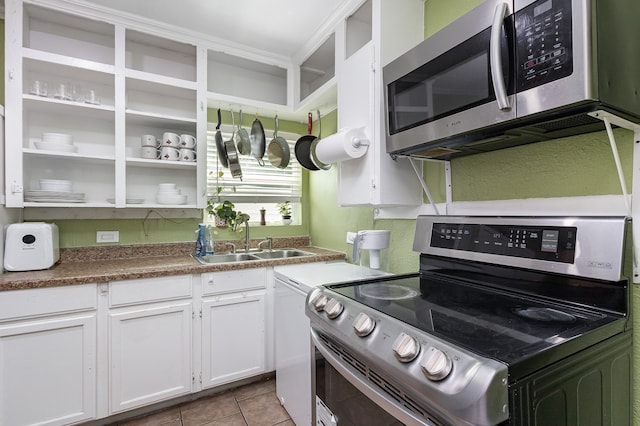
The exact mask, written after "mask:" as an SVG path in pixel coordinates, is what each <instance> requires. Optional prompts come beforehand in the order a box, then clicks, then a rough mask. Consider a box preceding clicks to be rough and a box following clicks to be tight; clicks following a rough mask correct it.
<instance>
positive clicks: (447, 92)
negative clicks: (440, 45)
mask: <svg viewBox="0 0 640 426" xmlns="http://www.w3.org/2000/svg"><path fill="white" fill-rule="evenodd" d="M509 21H510V19H507V20H505V24H506V25H505V26H503V36H502V49H501V51H502V64H503V75H504V76H505V79H507V81H506V86H507V93H508V94H510V95H511V94H513V93H514V91H513V86H514V85H513V66H511V65H510V61H509V56H512V55H510V54H509V53H510V50H511V49H512V47H511V45H512V43H511V42H509V40H511V38H512V37H509V40H508V39H507V36H506V34H508V33H510V31H511V30H510V28H512V25H511V24H509ZM505 28H506V30H505ZM490 38H491V28H487V29H486V30H484V31H482V32H480V33H478V34H476V35H475V36H474V37H472V38H470V39H468V40H467V41H465V42H463V43H461V44H459V45H458V46H456V47H454V48H453V49H451V50H449V51H447V52H446V53H444V54H442V55H440V56H438V57H437V58H435V59H433V60H431V61H429V62H427V63H426V64H424V65H422V66H421V67H419V68H417V69H415V70H414V71H412V72H410V73H409V74H407V75H405V76H403V77H401V78H399V79H398V80H396V81H394V82H392V83H390V84H388V85H387V99H388V103H389V105H388V111H389V133H390V134H392V135H393V134H395V133H399V132H401V131H404V130H407V129H411V128H413V127H416V126H419V125H422V124H425V123H429V122H431V121H435V120H438V119H439V118H442V117H446V116H448V115H451V114H455V113H457V112H460V111H464V110H466V109H469V108H473V107H475V106H478V105H482V104H486V103H489V102H494V101H495V100H496V96H495V92H494V90H493V84H492V82H491V69H490V67H491V65H490V60H489V42H490Z"/></svg>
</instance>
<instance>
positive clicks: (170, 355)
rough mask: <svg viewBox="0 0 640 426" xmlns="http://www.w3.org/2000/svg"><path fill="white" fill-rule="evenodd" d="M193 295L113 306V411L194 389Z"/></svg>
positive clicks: (111, 335) (111, 331) (111, 321)
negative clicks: (190, 298) (151, 303)
mask: <svg viewBox="0 0 640 426" xmlns="http://www.w3.org/2000/svg"><path fill="white" fill-rule="evenodd" d="M191 306H192V305H191V301H180V302H174V303H168V304H163V305H154V306H148V305H146V306H137V307H135V308H123V309H120V310H112V311H111V312H110V313H109V326H110V360H111V369H110V375H111V377H110V379H111V380H110V386H111V388H110V394H111V412H112V413H115V412H119V411H124V410H128V409H131V408H134V407H138V406H141V405H146V404H150V403H152V402H156V401H160V400H165V399H169V398H172V397H175V396H177V395H182V394H186V393H189V392H191V383H192V379H191V377H192V372H191V353H192V351H191V328H192V326H191V316H192V308H191Z"/></svg>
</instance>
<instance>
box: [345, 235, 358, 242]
mask: <svg viewBox="0 0 640 426" xmlns="http://www.w3.org/2000/svg"><path fill="white" fill-rule="evenodd" d="M356 235H358V233H357V232H347V243H348V244H353V241H354V240H355V239H356Z"/></svg>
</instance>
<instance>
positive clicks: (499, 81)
mask: <svg viewBox="0 0 640 426" xmlns="http://www.w3.org/2000/svg"><path fill="white" fill-rule="evenodd" d="M506 16H507V3H503V2H500V3H498V4H497V5H496V10H495V13H494V15H493V24H492V25H491V41H490V43H489V63H490V65H491V81H492V83H493V90H494V92H495V93H496V101H497V102H498V108H500V109H501V110H505V109H509V108H510V107H511V105H510V104H509V97H508V96H507V88H506V86H505V84H504V74H503V73H502V50H501V48H500V44H501V43H500V36H501V34H502V23H503V22H504V20H505V18H506Z"/></svg>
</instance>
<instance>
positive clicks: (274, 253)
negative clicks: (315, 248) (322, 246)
mask: <svg viewBox="0 0 640 426" xmlns="http://www.w3.org/2000/svg"><path fill="white" fill-rule="evenodd" d="M300 256H315V255H314V254H313V253H309V252H306V251H302V250H298V249H275V250H265V251H253V250H252V251H251V252H250V253H224V254H214V255H210V256H202V257H196V256H192V257H193V258H194V259H195V260H197V261H198V262H200V263H202V264H203V265H210V264H214V263H233V262H246V261H249V260H269V259H283V258H288V257H300Z"/></svg>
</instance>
